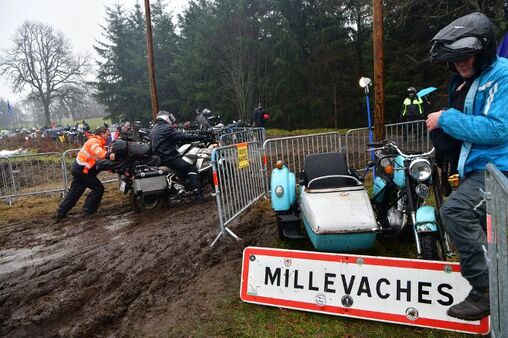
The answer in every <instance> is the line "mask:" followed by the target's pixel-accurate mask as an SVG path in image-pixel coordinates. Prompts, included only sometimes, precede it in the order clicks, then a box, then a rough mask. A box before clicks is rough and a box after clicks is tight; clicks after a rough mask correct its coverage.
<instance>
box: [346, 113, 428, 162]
mask: <svg viewBox="0 0 508 338" xmlns="http://www.w3.org/2000/svg"><path fill="white" fill-rule="evenodd" d="M372 130H373V131H374V128H372ZM345 138H346V149H347V162H348V165H349V166H351V167H352V168H355V169H357V170H364V169H365V168H366V167H367V164H368V163H369V161H371V154H370V152H368V151H367V149H368V148H369V147H368V144H369V128H368V127H365V128H356V129H350V130H348V132H347V133H346V137H345ZM385 139H386V140H390V141H395V142H396V143H397V144H398V145H399V147H400V149H401V150H402V151H404V152H425V151H428V150H429V149H430V148H431V145H430V140H429V134H428V132H427V126H426V124H425V120H418V121H410V122H401V123H391V124H386V125H385Z"/></svg>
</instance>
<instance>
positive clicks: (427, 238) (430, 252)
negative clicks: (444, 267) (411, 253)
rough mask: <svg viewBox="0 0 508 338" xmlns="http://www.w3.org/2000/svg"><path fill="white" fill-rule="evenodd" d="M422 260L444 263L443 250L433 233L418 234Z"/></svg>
mask: <svg viewBox="0 0 508 338" xmlns="http://www.w3.org/2000/svg"><path fill="white" fill-rule="evenodd" d="M419 237H420V246H421V249H422V258H423V259H426V260H433V261H444V260H445V259H444V256H443V248H442V246H441V242H440V241H439V239H438V237H437V234H435V233H420V234H419Z"/></svg>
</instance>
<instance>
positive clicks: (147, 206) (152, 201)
mask: <svg viewBox="0 0 508 338" xmlns="http://www.w3.org/2000/svg"><path fill="white" fill-rule="evenodd" d="M160 201H161V198H160V196H158V195H152V196H139V195H136V194H135V193H134V191H131V192H130V193H129V202H130V204H131V206H132V209H134V211H135V212H142V211H144V210H151V209H154V208H155V207H157V206H158V205H159V203H160Z"/></svg>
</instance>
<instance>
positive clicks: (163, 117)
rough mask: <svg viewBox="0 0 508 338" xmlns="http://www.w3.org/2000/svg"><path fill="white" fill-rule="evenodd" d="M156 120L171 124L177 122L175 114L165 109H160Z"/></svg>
mask: <svg viewBox="0 0 508 338" xmlns="http://www.w3.org/2000/svg"><path fill="white" fill-rule="evenodd" d="M155 120H156V121H165V122H166V123H169V124H173V123H175V122H176V118H175V116H174V115H173V114H171V113H169V112H167V111H165V110H161V111H159V112H158V113H157V117H156V119H155Z"/></svg>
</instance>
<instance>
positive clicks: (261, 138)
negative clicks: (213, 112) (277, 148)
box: [231, 127, 266, 144]
mask: <svg viewBox="0 0 508 338" xmlns="http://www.w3.org/2000/svg"><path fill="white" fill-rule="evenodd" d="M231 129H232V130H233V132H237V131H247V130H250V131H252V132H253V133H254V140H253V141H257V142H258V143H259V144H263V143H265V141H266V131H265V128H263V127H233V128H231Z"/></svg>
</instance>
